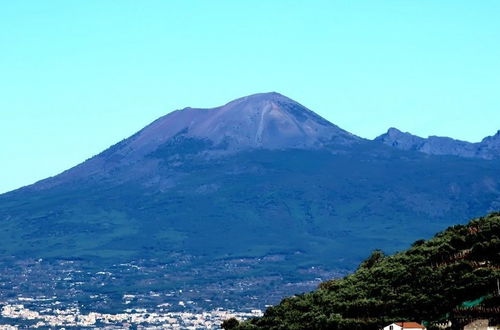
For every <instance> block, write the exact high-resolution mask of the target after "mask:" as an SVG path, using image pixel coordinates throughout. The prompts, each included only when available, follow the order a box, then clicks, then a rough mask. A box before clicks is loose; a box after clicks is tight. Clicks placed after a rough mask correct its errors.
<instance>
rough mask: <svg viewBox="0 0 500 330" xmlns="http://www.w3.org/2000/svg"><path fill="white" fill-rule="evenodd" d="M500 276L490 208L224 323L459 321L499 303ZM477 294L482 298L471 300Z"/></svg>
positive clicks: (496, 225) (499, 238) (339, 325)
mask: <svg viewBox="0 0 500 330" xmlns="http://www.w3.org/2000/svg"><path fill="white" fill-rule="evenodd" d="M499 278H500V213H492V214H490V215H488V216H486V217H482V218H479V219H475V220H472V221H471V222H470V223H469V224H467V225H457V226H453V227H450V228H448V229H447V230H445V231H443V232H441V233H439V234H437V235H436V236H435V237H434V238H432V239H430V240H427V241H424V240H419V241H417V242H415V243H414V244H413V246H412V247H411V248H410V249H408V250H406V251H404V252H401V253H397V254H395V255H392V256H386V255H384V254H383V253H382V252H381V251H374V252H373V253H372V254H371V256H369V257H368V258H367V259H366V260H365V261H363V262H362V263H361V265H360V266H359V268H358V269H357V270H356V272H355V273H353V274H351V275H349V276H347V277H344V278H342V279H338V280H331V281H327V282H324V283H322V284H321V285H320V286H319V288H318V289H317V290H316V291H313V292H310V293H306V294H301V295H297V296H293V297H289V298H285V299H284V300H283V301H282V302H281V303H280V304H279V305H277V306H274V307H270V308H268V309H267V311H266V312H265V314H264V316H263V317H261V318H256V319H251V320H248V321H246V322H242V323H240V322H239V321H237V320H235V319H231V320H226V321H225V322H224V323H223V328H225V329H239V330H243V329H333V330H335V329H339V330H340V329H342V330H343V329H346V330H347V329H350V330H354V329H359V330H364V329H379V328H381V327H382V326H384V325H387V324H389V323H391V322H394V321H402V320H406V321H417V322H425V323H426V324H427V325H428V329H432V328H433V327H434V326H433V324H437V323H440V322H441V323H442V322H444V321H448V320H450V321H452V323H453V328H459V327H460V326H462V325H463V324H464V323H466V322H468V321H470V320H472V319H474V318H475V316H474V315H475V314H474V313H477V310H478V309H481V308H482V309H481V310H485V311H487V310H492V311H494V310H496V308H498V307H499V301H500V300H499V297H498V288H497V281H498V279H499ZM478 298H481V299H480V303H479V305H476V306H469V305H470V303H468V302H470V301H473V300H476V299H478ZM464 306H468V307H464ZM483 307H484V308H483ZM468 309H470V313H469V312H468ZM458 311H459V312H458ZM482 317H487V318H490V319H495V318H498V317H499V315H498V314H497V313H494V312H492V313H491V315H489V314H488V315H484V314H482ZM496 321H497V322H498V321H499V320H498V319H496Z"/></svg>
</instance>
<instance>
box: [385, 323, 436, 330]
mask: <svg viewBox="0 0 500 330" xmlns="http://www.w3.org/2000/svg"><path fill="white" fill-rule="evenodd" d="M384 330H426V328H425V327H424V326H423V325H421V324H418V323H417V322H395V323H392V324H389V325H388V326H386V327H384Z"/></svg>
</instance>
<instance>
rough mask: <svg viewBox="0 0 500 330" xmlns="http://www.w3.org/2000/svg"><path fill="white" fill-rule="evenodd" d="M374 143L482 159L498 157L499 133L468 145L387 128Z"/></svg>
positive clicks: (462, 142) (457, 141)
mask: <svg viewBox="0 0 500 330" xmlns="http://www.w3.org/2000/svg"><path fill="white" fill-rule="evenodd" d="M375 141H380V142H382V143H384V144H386V145H389V146H391V147H395V148H398V149H401V150H414V151H420V152H423V153H426V154H430V155H453V156H459V157H466V158H483V159H494V158H499V157H500V131H498V132H497V133H496V134H495V135H493V136H488V137H486V138H484V139H483V140H482V141H481V142H479V143H470V142H466V141H460V140H454V139H452V138H449V137H441V136H429V137H428V138H427V139H425V138H421V137H419V136H416V135H412V134H410V133H403V132H401V131H400V130H398V129H397V128H389V130H388V131H387V133H385V134H382V135H380V136H379V137H377V138H376V139H375Z"/></svg>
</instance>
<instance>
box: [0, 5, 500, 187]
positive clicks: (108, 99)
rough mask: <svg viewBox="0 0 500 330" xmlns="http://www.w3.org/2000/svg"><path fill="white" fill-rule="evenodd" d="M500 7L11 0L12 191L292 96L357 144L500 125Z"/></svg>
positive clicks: (482, 131) (1, 93)
mask: <svg viewBox="0 0 500 330" xmlns="http://www.w3.org/2000/svg"><path fill="white" fill-rule="evenodd" d="M499 13H500V1H497V0H491V1H488V0H482V1H468V0H467V1H465V0H464V1H461V0H440V1H436V0H419V1H416V0H412V1H410V0H408V1H405V0H392V1H390V0H387V1H376V0H366V1H355V0H344V1H334V0H327V1H314V0H313V1H295V0H282V1H279V0H273V1H264V0H260V1H234V0H227V1H217V0H210V1H208V0H206V1H196V0H191V1H186V0H179V1H173V0H169V1H163V0H162V1H154V0H148V1H125V0H120V1H118V0H116V1H111V0H86V1H76V0H60V1H55V0H48V1H39V0H31V1H29V0H25V1H2V3H1V4H0V45H1V46H0V47H1V48H0V50H1V51H0V164H1V168H0V192H5V191H8V190H11V189H14V188H17V187H20V186H22V185H26V184H30V183H32V182H34V181H36V180H39V179H42V178H44V177H47V176H51V175H55V174H57V173H59V172H61V171H62V170H64V169H67V168H69V167H71V166H74V165H76V164H78V163H79V162H81V161H83V160H85V159H86V158H88V157H90V156H92V155H94V154H96V153H98V152H100V151H102V150H104V149H105V148H107V147H108V146H110V145H111V144H114V143H116V142H118V141H120V140H121V139H123V138H125V137H127V136H129V135H131V134H133V133H134V132H136V131H137V130H139V129H140V128H142V127H143V126H145V125H146V124H148V123H149V122H151V121H152V120H154V119H156V118H157V117H159V116H161V115H163V114H165V113H168V112H170V111H172V110H174V109H177V108H183V107H186V106H192V107H212V106H217V105H221V104H224V103H226V102H228V101H230V100H231V99H234V98H237V97H240V96H244V95H247V94H252V93H256V92H265V91H277V92H280V93H282V94H285V95H287V96H289V97H291V98H292V99H295V100H296V101H298V102H300V103H302V104H304V105H306V106H307V107H309V108H310V109H312V110H314V111H316V112H317V113H319V114H320V115H322V116H324V117H325V118H327V119H328V120H330V121H332V122H333V123H335V124H337V125H339V126H341V127H342V128H344V129H347V130H349V131H351V132H352V133H354V134H357V135H360V136H362V137H366V138H373V137H375V136H377V135H379V134H381V133H383V132H384V131H386V129H387V128H388V127H390V126H395V127H398V128H400V129H402V130H405V131H410V132H412V133H415V134H418V135H421V136H428V135H446V136H451V137H454V138H459V139H465V140H469V141H478V140H480V139H481V138H482V137H484V136H486V135H491V134H493V133H495V132H496V130H497V129H500V20H499V19H498V15H499Z"/></svg>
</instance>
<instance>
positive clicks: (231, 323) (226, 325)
mask: <svg viewBox="0 0 500 330" xmlns="http://www.w3.org/2000/svg"><path fill="white" fill-rule="evenodd" d="M238 325H240V321H238V320H237V319H235V318H234V317H232V318H230V319H227V320H225V321H224V322H222V324H221V327H222V329H226V330H230V329H236V328H237V327H238Z"/></svg>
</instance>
